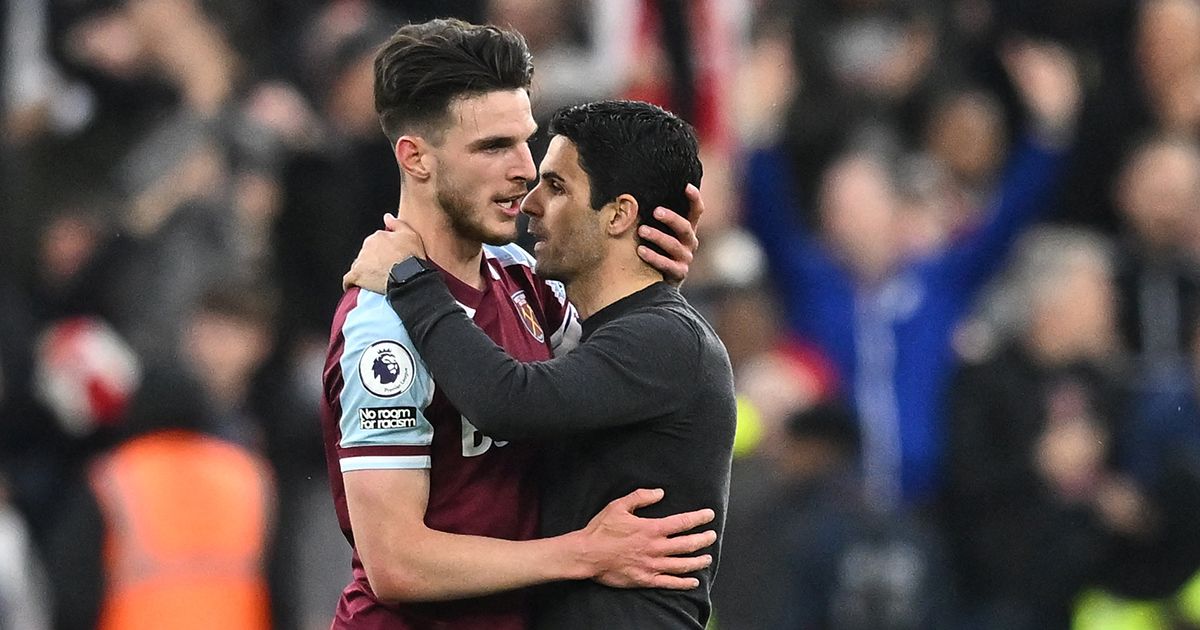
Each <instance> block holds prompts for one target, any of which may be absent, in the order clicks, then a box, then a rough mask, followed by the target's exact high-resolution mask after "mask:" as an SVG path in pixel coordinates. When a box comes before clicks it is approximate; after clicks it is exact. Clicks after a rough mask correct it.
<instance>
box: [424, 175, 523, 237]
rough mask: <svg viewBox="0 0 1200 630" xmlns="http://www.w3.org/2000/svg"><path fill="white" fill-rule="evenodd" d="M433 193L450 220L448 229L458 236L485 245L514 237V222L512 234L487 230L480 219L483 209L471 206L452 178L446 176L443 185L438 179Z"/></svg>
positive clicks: (467, 196) (466, 196) (468, 199)
mask: <svg viewBox="0 0 1200 630" xmlns="http://www.w3.org/2000/svg"><path fill="white" fill-rule="evenodd" d="M435 194H436V198H437V203H438V206H440V207H441V208H442V212H444V213H446V218H447V219H448V220H449V221H450V229H451V230H453V231H454V233H455V234H456V235H458V236H459V237H461V238H464V239H470V240H472V241H479V242H480V243H485V244H487V245H508V244H509V243H511V242H513V240H514V239H515V238H516V229H515V224H514V229H513V233H512V234H495V233H492V232H489V231H488V229H487V228H486V227H485V226H484V222H483V220H482V215H483V212H484V211H483V210H478V211H477V210H476V209H475V208H473V207H472V206H471V200H470V198H469V195H467V194H464V193H463V191H462V187H461V186H457V185H455V183H454V182H453V180H452V179H450V178H447V179H446V181H445V185H443V183H442V181H439V182H438V186H437V191H436V193H435Z"/></svg>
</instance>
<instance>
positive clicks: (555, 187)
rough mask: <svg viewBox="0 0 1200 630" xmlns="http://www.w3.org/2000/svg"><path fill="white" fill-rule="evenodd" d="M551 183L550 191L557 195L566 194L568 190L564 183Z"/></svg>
mask: <svg viewBox="0 0 1200 630" xmlns="http://www.w3.org/2000/svg"><path fill="white" fill-rule="evenodd" d="M549 184H550V192H552V193H554V194H556V195H562V194H566V192H567V190H566V189H565V188H563V187H562V184H560V183H558V182H556V181H551V182H549Z"/></svg>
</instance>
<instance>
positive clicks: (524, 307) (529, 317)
mask: <svg viewBox="0 0 1200 630" xmlns="http://www.w3.org/2000/svg"><path fill="white" fill-rule="evenodd" d="M512 301H513V304H515V305H516V307H517V313H519V314H520V315H521V322H522V323H524V324H525V330H528V331H529V334H531V335H533V338H534V339H537V340H538V343H545V342H546V334H545V333H544V332H542V325H541V324H539V323H538V320H537V315H536V314H535V313H534V312H533V306H531V305H530V304H529V300H527V299H526V298H525V292H524V291H517V292H516V293H514V294H512Z"/></svg>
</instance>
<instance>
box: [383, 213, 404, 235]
mask: <svg viewBox="0 0 1200 630" xmlns="http://www.w3.org/2000/svg"><path fill="white" fill-rule="evenodd" d="M403 223H404V222H403V221H401V220H400V219H398V218H396V216H395V215H393V214H392V213H391V212H389V213H387V214H385V215H383V227H384V228H385V229H387V230H388V231H389V232H393V231H395V230H396V228H397V227H398V226H400V225H402V224H403Z"/></svg>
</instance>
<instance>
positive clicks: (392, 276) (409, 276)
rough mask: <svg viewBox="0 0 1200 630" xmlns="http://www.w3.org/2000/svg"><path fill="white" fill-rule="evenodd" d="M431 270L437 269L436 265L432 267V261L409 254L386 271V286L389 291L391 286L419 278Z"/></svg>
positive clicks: (401, 284) (398, 285)
mask: <svg viewBox="0 0 1200 630" xmlns="http://www.w3.org/2000/svg"><path fill="white" fill-rule="evenodd" d="M433 271H437V267H434V266H433V263H430V262H429V261H428V260H425V259H424V258H417V257H416V256H409V257H408V258H405V259H404V260H401V261H400V262H398V263H396V264H394V265H392V270H391V271H390V272H388V281H387V288H388V290H389V291H390V290H391V289H393V288H396V287H402V286H404V285H405V284H407V283H408V282H411V281H412V280H413V279H414V278H419V277H421V276H423V275H425V274H427V273H430V272H433Z"/></svg>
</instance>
